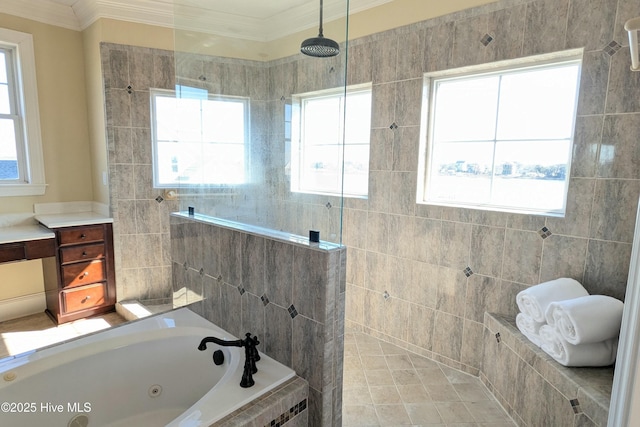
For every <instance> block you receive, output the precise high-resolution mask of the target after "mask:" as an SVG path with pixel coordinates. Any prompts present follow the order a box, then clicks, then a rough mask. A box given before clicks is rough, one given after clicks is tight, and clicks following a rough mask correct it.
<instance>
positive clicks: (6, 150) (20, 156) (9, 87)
mask: <svg viewBox="0 0 640 427" xmlns="http://www.w3.org/2000/svg"><path fill="white" fill-rule="evenodd" d="M45 188H46V185H45V181H44V162H43V157H42V142H41V135H40V114H39V110H38V91H37V87H36V74H35V59H34V56H33V38H32V36H31V35H30V34H25V33H20V32H17V31H12V30H7V29H2V28H0V196H32V195H42V194H44V192H45Z"/></svg>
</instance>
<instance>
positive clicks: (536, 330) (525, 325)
mask: <svg viewBox="0 0 640 427" xmlns="http://www.w3.org/2000/svg"><path fill="white" fill-rule="evenodd" d="M542 325H544V323H543V322H536V321H535V320H533V319H532V318H531V317H530V316H527V315H526V314H524V313H518V314H517V315H516V326H517V327H518V329H519V330H520V332H522V335H524V336H525V337H526V338H527V339H528V340H529V341H531V342H532V343H534V344H535V345H537V346H538V347H540V344H541V341H540V335H539V334H540V327H541V326H542Z"/></svg>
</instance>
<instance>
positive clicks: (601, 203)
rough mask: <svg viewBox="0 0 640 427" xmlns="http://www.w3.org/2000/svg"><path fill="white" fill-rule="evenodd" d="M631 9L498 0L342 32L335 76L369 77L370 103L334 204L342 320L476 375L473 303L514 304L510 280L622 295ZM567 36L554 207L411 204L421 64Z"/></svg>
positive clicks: (632, 92) (514, 51)
mask: <svg viewBox="0 0 640 427" xmlns="http://www.w3.org/2000/svg"><path fill="white" fill-rule="evenodd" d="M638 15H640V3H638V2H637V1H634V0H619V1H615V0H610V1H608V0H571V1H569V0H561V1H558V0H544V1H543V0H539V1H517V0H513V1H498V2H496V3H492V4H490V5H486V6H482V7H479V8H475V9H470V10H467V11H464V12H460V13H456V14H453V15H449V16H445V17H441V18H436V19H433V20H429V21H425V22H421V23H418V24H414V25H411V26H407V27H403V28H398V29H395V30H392V31H388V32H385V33H381V34H376V35H375V36H371V37H367V38H363V39H359V40H354V41H353V42H352V43H351V45H350V48H349V49H350V50H349V55H350V62H349V81H350V82H353V83H359V82H361V81H366V80H367V79H372V80H373V96H374V100H373V105H374V108H373V121H372V123H373V129H372V138H371V162H370V168H371V170H370V181H369V183H370V187H369V188H370V194H369V200H368V201H361V200H352V199H347V201H346V203H345V210H344V234H343V236H344V243H345V244H346V245H347V246H348V248H349V260H348V264H347V310H346V313H347V325H348V326H351V327H354V328H356V329H359V330H362V331H365V332H369V333H371V334H373V335H375V336H377V337H379V338H383V339H386V340H388V341H391V342H393V343H395V344H398V345H400V346H402V347H405V348H408V349H411V350H413V351H416V352H418V353H420V354H423V355H427V356H432V357H434V358H435V359H436V360H438V361H440V362H443V363H446V364H448V365H450V366H452V367H456V368H460V369H463V370H465V371H467V372H470V373H474V374H478V372H479V370H480V368H481V360H482V353H483V339H482V337H483V325H482V321H483V313H484V312H485V311H489V312H496V313H501V314H505V315H515V314H516V310H517V308H516V305H515V295H516V293H517V292H519V291H520V290H522V289H524V288H526V287H528V286H531V285H535V284H537V283H540V282H543V281H546V280H551V279H554V278H557V277H563V276H564V277H572V278H575V279H576V280H579V281H580V282H582V283H583V284H584V286H585V287H586V288H587V289H588V290H589V292H591V293H601V294H606V295H611V296H614V297H616V298H619V299H624V293H625V287H626V280H627V274H628V269H629V258H630V254H631V242H632V236H633V228H634V221H635V214H636V208H637V204H638V196H639V195H640V175H639V173H640V172H639V171H640V168H639V167H638V164H639V162H640V149H639V148H638V147H640V145H638V136H639V135H640V103H639V102H638V99H640V73H633V72H631V71H629V65H630V55H629V48H628V37H627V35H626V33H625V32H624V31H623V30H622V26H623V25H624V22H625V21H626V20H627V19H629V18H632V17H634V16H638ZM485 34H489V35H491V36H492V37H493V41H492V42H491V43H489V44H488V45H487V46H486V47H485V46H484V45H483V44H482V43H481V42H480V40H481V38H482V37H483V36H484V35H485ZM612 42H616V43H617V44H615V43H612ZM610 43H612V44H613V46H614V48H613V49H611V48H610V47H609V48H607V46H609V44H610ZM576 47H582V48H584V61H583V70H582V76H581V84H580V98H579V105H578V117H577V126H576V133H575V143H574V150H573V163H572V171H571V181H570V186H569V196H568V205H567V215H566V217H565V218H552V217H543V216H527V215H519V214H507V213H498V212H487V211H479V210H470V209H457V208H444V207H436V206H426V205H418V204H416V203H415V192H416V179H417V176H416V174H417V156H418V144H419V113H420V108H421V96H422V90H421V83H422V73H423V72H427V71H437V70H444V69H449V68H455V67H461V66H467V65H474V64H479V63H486V62H491V61H496V60H504V59H512V58H518V57H524V56H528V55H533V54H541V53H549V52H554V51H559V50H563V49H569V48H576ZM607 52H609V53H607ZM365 64H366V67H365ZM362 68H367V70H370V71H367V70H363V69H362ZM393 123H395V124H396V125H397V128H395V127H393V128H391V125H392V124H393ZM543 227H547V228H548V230H550V232H551V235H550V236H548V237H546V238H543V237H542V235H541V233H540V230H541V229H542V228H543ZM465 269H468V270H466V271H467V273H466V274H465ZM385 292H387V293H388V295H390V297H388V298H385Z"/></svg>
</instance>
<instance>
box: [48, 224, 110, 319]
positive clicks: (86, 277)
mask: <svg viewBox="0 0 640 427" xmlns="http://www.w3.org/2000/svg"><path fill="white" fill-rule="evenodd" d="M53 231H54V232H55V234H56V256H55V258H54V257H52V258H46V259H43V260H42V262H43V268H44V281H45V291H46V298H47V314H48V315H49V316H50V317H51V318H53V320H55V321H56V323H58V324H60V323H65V322H69V321H72V320H77V319H80V318H83V317H89V316H93V315H95V314H100V313H105V312H108V311H113V310H114V308H115V303H116V286H115V266H114V257H113V227H112V224H111V223H105V224H91V225H82V226H76V227H62V228H56V229H54V230H53Z"/></svg>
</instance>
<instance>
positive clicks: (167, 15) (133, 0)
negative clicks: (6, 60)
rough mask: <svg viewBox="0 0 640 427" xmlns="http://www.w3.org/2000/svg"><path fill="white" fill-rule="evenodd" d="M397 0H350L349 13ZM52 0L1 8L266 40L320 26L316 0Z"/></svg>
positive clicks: (67, 23)
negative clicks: (274, 5) (259, 1)
mask: <svg viewBox="0 0 640 427" xmlns="http://www.w3.org/2000/svg"><path fill="white" fill-rule="evenodd" d="M391 1H393V0H351V1H350V8H351V10H350V14H353V13H357V12H359V11H362V10H365V9H370V8H372V7H376V6H379V5H382V4H385V3H389V2H391ZM63 3H65V2H56V1H53V0H2V1H0V13H7V14H10V15H16V16H20V17H23V18H27V19H33V20H36V21H39V22H44V23H46V24H51V25H57V26H60V27H64V28H68V29H71V30H76V31H81V30H84V29H86V28H87V27H89V26H90V25H91V24H93V23H94V22H96V21H97V20H98V19H101V18H107V19H114V20H120V21H128V22H135V23H139V24H148V25H155V26H160V27H169V28H177V29H184V30H186V29H188V30H191V31H198V32H203V33H207V34H215V35H219V36H224V37H233V38H241V39H246V40H252V41H261V42H267V41H272V40H277V39H279V38H281V37H285V36H287V35H289V34H293V33H296V32H299V31H304V30H309V29H311V28H317V27H318V23H319V22H318V18H319V16H318V4H317V3H316V2H315V1H310V2H305V3H303V4H301V5H300V6H297V7H293V8H289V9H287V10H284V11H282V12H280V13H278V14H276V15H274V16H269V17H265V18H254V17H248V16H241V15H239V14H237V13H234V12H233V11H225V12H222V11H213V10H208V9H205V8H200V7H193V6H187V5H180V6H176V7H175V10H174V5H173V2H172V0H166V1H165V0H78V1H76V2H75V3H73V5H72V6H68V5H66V4H63ZM344 16H345V9H344V1H343V0H334V1H325V5H324V19H323V20H324V22H325V23H326V22H330V21H332V20H335V19H339V18H343V17H344Z"/></svg>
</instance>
